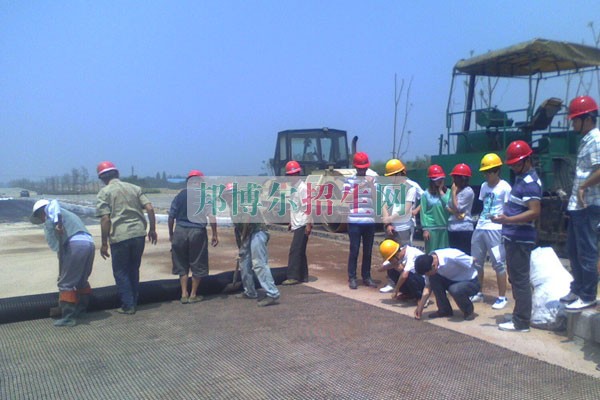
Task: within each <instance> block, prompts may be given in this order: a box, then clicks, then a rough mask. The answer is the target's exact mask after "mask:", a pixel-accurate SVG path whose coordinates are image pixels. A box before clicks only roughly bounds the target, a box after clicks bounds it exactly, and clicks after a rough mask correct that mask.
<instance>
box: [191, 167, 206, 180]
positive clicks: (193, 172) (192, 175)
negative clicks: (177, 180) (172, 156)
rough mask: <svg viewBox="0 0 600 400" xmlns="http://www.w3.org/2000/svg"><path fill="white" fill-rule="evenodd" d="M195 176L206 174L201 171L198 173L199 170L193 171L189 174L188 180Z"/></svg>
mask: <svg viewBox="0 0 600 400" xmlns="http://www.w3.org/2000/svg"><path fill="white" fill-rule="evenodd" d="M194 176H204V174H203V173H202V172H201V171H198V170H197V169H193V170H191V171H190V172H189V173H188V176H187V178H188V179H190V178H191V177H194Z"/></svg>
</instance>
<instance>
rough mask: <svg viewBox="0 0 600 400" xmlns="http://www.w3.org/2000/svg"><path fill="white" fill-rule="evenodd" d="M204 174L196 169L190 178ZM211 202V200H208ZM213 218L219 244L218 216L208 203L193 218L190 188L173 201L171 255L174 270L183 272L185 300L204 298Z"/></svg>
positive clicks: (198, 178) (195, 301) (170, 217)
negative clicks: (202, 283)
mask: <svg viewBox="0 0 600 400" xmlns="http://www.w3.org/2000/svg"><path fill="white" fill-rule="evenodd" d="M203 176H204V174H203V173H202V172H200V171H198V170H196V169H193V170H191V171H190V172H189V173H188V176H187V182H188V184H189V183H190V181H192V182H193V181H194V180H200V179H202V177H203ZM207 204H208V203H207ZM207 220H208V222H210V229H211V232H212V239H211V245H212V246H213V247H215V246H216V245H218V244H219V238H218V236H217V219H216V218H215V216H214V215H212V213H211V212H210V207H209V206H205V207H204V208H203V209H202V210H201V211H200V213H199V215H194V218H192V220H190V218H189V217H188V189H187V188H185V189H183V190H181V191H180V192H179V193H178V194H177V196H175V198H174V199H173V201H172V202H171V208H170V209H169V221H168V226H169V241H170V242H171V258H172V260H173V270H172V271H173V274H175V275H179V282H180V284H181V303H182V304H188V303H197V302H199V301H202V299H203V298H202V296H199V295H198V287H199V286H200V280H201V279H202V278H203V277H205V276H207V275H208V235H207V233H206V224H207ZM190 269H191V271H192V287H191V290H190V291H189V292H188V274H189V273H190Z"/></svg>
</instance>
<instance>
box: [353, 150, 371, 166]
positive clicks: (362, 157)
mask: <svg viewBox="0 0 600 400" xmlns="http://www.w3.org/2000/svg"><path fill="white" fill-rule="evenodd" d="M352 165H353V166H354V168H369V165H371V163H370V162H369V156H368V155H367V153H363V152H362V151H359V152H358V153H356V154H355V155H354V160H353V161H352Z"/></svg>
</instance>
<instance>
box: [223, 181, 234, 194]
mask: <svg viewBox="0 0 600 400" xmlns="http://www.w3.org/2000/svg"><path fill="white" fill-rule="evenodd" d="M232 192H233V182H228V183H226V184H225V189H223V194H231V193H232Z"/></svg>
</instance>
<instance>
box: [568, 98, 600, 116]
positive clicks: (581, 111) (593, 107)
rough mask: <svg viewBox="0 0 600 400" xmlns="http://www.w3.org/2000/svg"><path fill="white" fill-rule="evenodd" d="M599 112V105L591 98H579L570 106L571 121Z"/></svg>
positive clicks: (572, 101)
mask: <svg viewBox="0 0 600 400" xmlns="http://www.w3.org/2000/svg"><path fill="white" fill-rule="evenodd" d="M594 111H596V113H597V112H598V104H596V102H595V101H594V99H592V98H591V97H590V96H579V97H575V98H574V99H573V100H571V104H569V119H573V118H577V117H579V116H581V115H585V114H588V113H591V112H594Z"/></svg>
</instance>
